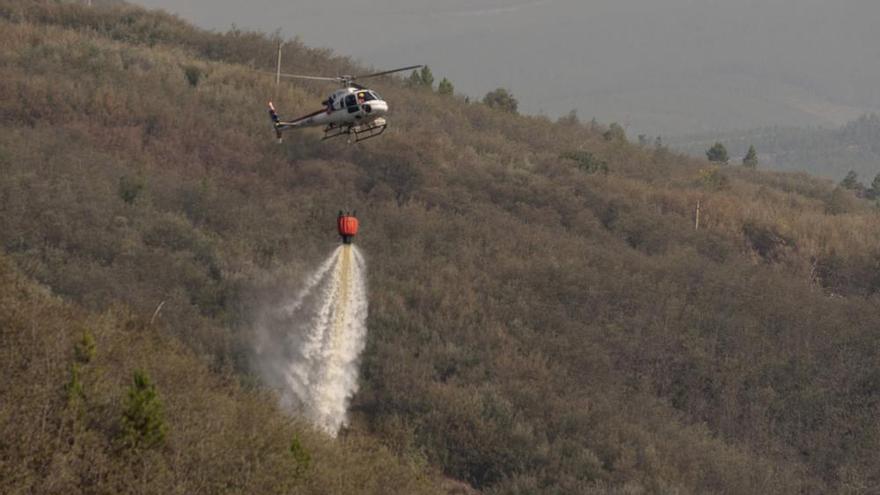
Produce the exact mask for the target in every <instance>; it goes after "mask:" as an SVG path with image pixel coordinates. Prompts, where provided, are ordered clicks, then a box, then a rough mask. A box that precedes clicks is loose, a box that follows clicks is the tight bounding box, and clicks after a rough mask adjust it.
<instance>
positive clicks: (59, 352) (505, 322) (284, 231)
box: [0, 0, 880, 494]
mask: <svg viewBox="0 0 880 495" xmlns="http://www.w3.org/2000/svg"><path fill="white" fill-rule="evenodd" d="M275 41H276V40H274V39H272V38H270V37H266V36H263V35H259V34H254V33H244V32H239V31H230V32H228V33H222V34H221V33H208V32H204V31H200V30H197V29H194V28H192V27H190V26H188V25H186V24H185V23H183V22H182V21H180V20H178V19H176V18H173V17H171V16H168V15H165V14H161V13H154V12H147V11H144V10H141V9H137V8H132V7H116V8H104V9H92V10H89V9H85V8H82V7H79V6H74V5H64V4H57V3H55V2H38V1H23V0H0V46H2V47H3V48H2V50H0V74H2V77H0V122H2V133H0V170H2V175H0V213H2V214H0V243H2V246H3V249H4V250H5V252H6V257H7V258H8V259H9V260H11V262H12V264H14V265H15V267H16V268H15V270H16V271H18V272H19V273H21V274H22V275H15V274H13V269H12V268H10V267H9V266H7V265H8V264H4V265H3V272H2V273H3V274H4V275H3V276H4V277H5V279H4V280H5V281H4V284H3V295H2V301H3V306H0V310H2V312H0V318H2V331H3V333H2V339H3V341H2V342H0V344H2V349H3V352H4V354H3V360H2V362H0V365H2V366H3V367H4V372H5V374H6V376H7V377H9V378H8V379H6V380H4V381H3V385H2V387H3V388H2V389H0V391H2V399H3V401H2V404H3V406H2V407H3V409H0V428H2V436H0V438H3V440H0V459H2V461H0V482H2V483H4V485H3V489H2V491H4V492H12V493H14V492H17V491H20V492H28V491H32V492H42V491H45V490H49V489H50V488H51V489H52V490H56V491H58V492H67V491H68V489H70V490H73V489H74V488H79V489H80V490H86V491H88V490H93V491H109V492H116V491H138V490H142V491H150V492H156V493H160V492H161V493H165V492H168V491H172V490H171V489H170V488H169V487H176V488H175V490H176V491H183V492H223V491H242V492H250V493H268V492H273V491H279V490H283V489H284V488H283V487H285V486H290V487H291V489H296V490H301V491H303V492H309V491H310V490H311V492H313V493H341V492H345V491H349V492H356V491H357V489H355V488H353V487H354V486H356V485H357V484H358V483H364V486H366V487H368V488H369V487H372V488H373V489H374V490H373V491H375V492H382V490H383V488H382V487H384V488H385V489H386V490H388V491H398V492H401V493H413V492H417V490H418V489H422V488H424V490H428V489H429V487H428V486H427V485H426V484H425V483H429V482H428V481H427V478H426V476H427V475H425V474H424V473H426V472H430V468H429V467H427V465H430V466H433V467H436V468H437V469H439V470H442V472H443V473H444V474H445V475H446V476H448V477H451V478H455V479H457V480H461V481H464V482H467V483H468V484H470V485H471V486H473V487H476V488H478V489H480V490H482V491H484V492H486V493H645V492H648V493H744V494H751V493H821V492H825V493H828V492H839V493H870V492H873V491H877V490H878V489H880V467H878V466H880V459H878V457H877V451H878V447H880V426H878V423H877V420H876V418H877V417H880V334H878V331H877V330H878V328H880V314H878V313H877V311H876V308H877V304H878V302H880V296H878V292H880V275H878V273H880V271H878V269H880V244H878V243H877V239H878V234H880V215H878V214H877V211H876V210H875V209H874V208H872V207H871V205H870V204H869V203H867V202H864V201H861V200H859V199H857V198H855V197H854V196H853V195H852V194H851V193H850V192H849V191H845V190H842V189H835V188H834V187H833V185H832V184H830V183H828V182H823V181H820V180H817V179H813V178H811V177H809V176H806V175H796V174H773V173H766V172H759V171H753V170H747V169H742V168H739V167H720V168H715V169H713V168H710V165H709V164H708V163H707V162H705V161H703V160H696V159H690V158H686V157H683V156H680V155H677V154H674V153H671V152H669V151H668V150H666V149H664V148H662V147H659V148H655V147H643V146H635V145H632V144H630V143H627V142H626V140H625V138H623V137H622V136H620V135H618V134H617V133H613V132H612V133H609V132H606V129H605V128H603V127H601V126H594V125H583V124H579V123H577V122H573V121H571V119H566V120H563V121H560V122H556V123H554V122H550V121H548V120H547V119H543V118H539V117H527V116H513V115H511V114H509V113H505V112H500V111H493V110H492V109H489V108H487V107H486V106H484V105H482V104H467V103H465V102H464V101H458V100H454V99H450V98H448V97H441V96H438V95H433V94H430V93H428V92H426V91H414V90H411V89H407V88H406V87H405V86H404V84H403V83H402V82H400V81H397V80H392V79H386V80H382V81H377V82H376V87H377V89H378V90H379V91H380V92H381V93H382V94H383V96H385V97H386V98H387V99H388V100H390V102H391V105H392V115H391V118H390V121H391V126H392V127H391V129H390V130H389V131H388V132H387V133H386V134H385V135H384V136H383V137H382V138H380V139H378V140H373V141H370V142H367V143H364V144H362V145H353V146H350V145H346V144H345V143H342V142H327V143H320V142H319V141H318V134H317V133H316V132H311V131H306V132H303V133H300V134H292V135H290V138H289V139H288V140H287V141H286V142H285V143H284V144H283V145H280V146H279V145H277V144H276V143H275V142H274V141H273V139H272V132H271V130H270V128H269V124H268V118H267V117H266V115H265V102H266V100H267V99H268V98H273V99H274V100H275V102H276V105H277V106H278V107H279V108H280V109H281V110H282V111H283V112H284V113H289V114H297V113H300V112H302V111H307V110H310V109H311V107H312V106H313V105H315V102H317V101H320V99H321V97H322V96H323V95H322V92H324V91H326V90H327V89H329V88H327V87H323V86H320V85H299V84H287V83H285V84H283V85H282V86H281V87H280V88H275V87H274V86H273V84H272V80H271V77H266V76H263V75H261V74H259V73H258V72H255V71H254V70H253V69H254V68H256V69H260V68H262V69H265V68H269V67H271V65H272V62H273V53H274V44H275ZM285 47H286V48H285V50H286V51H285V55H284V60H285V61H288V62H289V67H286V69H287V70H290V71H291V72H294V71H296V72H303V71H307V72H312V73H331V74H333V73H337V72H349V73H351V72H357V70H358V68H357V67H353V66H352V65H351V64H350V63H349V62H348V61H347V60H345V59H343V58H339V57H335V56H333V55H332V54H330V53H327V52H324V51H316V50H312V49H308V48H306V47H304V46H302V45H300V44H297V43H295V42H291V43H288V44H286V45H285ZM585 153H588V155H586V154H585ZM588 156H589V158H588ZM593 160H595V161H593ZM598 163H601V164H603V165H604V168H603V167H597V166H593V165H594V164H598ZM606 169H607V172H606V171H605V170H606ZM697 202H699V203H700V205H701V220H700V228H699V229H698V230H696V229H695V228H694V211H695V207H696V204H697ZM340 208H353V209H357V210H358V212H359V216H360V217H361V221H362V227H363V228H362V235H361V237H360V238H359V242H360V243H361V246H362V248H363V249H364V251H365V252H366V254H367V256H368V262H369V274H370V280H369V288H370V304H371V309H370V319H369V322H368V326H369V340H368V347H367V350H366V352H365V354H364V358H363V363H362V377H361V391H360V392H359V394H358V395H357V396H356V397H355V400H354V404H353V409H354V410H353V424H352V426H351V428H350V429H349V431H347V432H345V434H344V435H343V438H342V440H340V441H338V442H330V441H329V440H326V439H324V440H321V439H319V438H318V437H317V436H314V434H312V433H309V432H308V431H307V430H306V429H303V428H301V427H298V426H296V425H294V424H291V423H290V421H291V420H285V419H284V417H283V416H282V415H281V414H280V413H279V411H277V410H276V409H275V407H274V406H273V405H272V400H271V399H270V398H269V397H267V396H266V395H264V394H263V393H261V392H259V391H257V390H258V388H257V387H255V386H254V384H253V378H252V377H251V376H250V374H249V373H248V351H247V349H248V345H247V342H248V333H249V328H250V322H251V319H252V313H251V311H252V310H253V308H255V307H257V306H259V304H260V301H259V299H260V295H261V294H264V293H265V291H266V290H267V288H272V287H276V286H278V285H282V284H284V283H286V282H287V281H290V280H297V279H298V278H299V277H301V276H302V275H303V274H305V273H306V272H307V271H308V269H309V267H310V266H312V264H313V263H314V262H316V261H318V260H319V259H321V258H322V257H323V256H325V255H326V253H327V251H328V250H329V249H330V248H331V246H332V245H333V244H334V243H335V242H336V240H335V239H334V238H335V233H334V232H333V219H334V214H335V212H336V211H337V210H338V209H340ZM22 277H26V278H29V279H34V280H36V281H38V282H39V283H41V284H44V285H45V286H47V287H49V288H50V289H51V291H52V292H53V293H54V294H56V295H58V296H61V297H62V298H64V299H65V300H66V301H68V302H67V303H62V302H59V301H58V300H56V299H54V297H53V296H49V295H48V294H45V293H43V292H42V291H41V290H38V289H35V288H34V286H33V285H32V283H31V282H27V281H24V280H23V278H22ZM17 287H24V289H18V288H17ZM37 294H38V295H37ZM162 301H164V302H165V304H164V306H163V310H162V311H161V313H160V315H159V316H158V317H157V318H156V320H155V322H154V324H152V325H151V324H149V321H150V319H151V315H152V314H153V312H154V310H155V309H156V307H157V305H158V304H159V303H160V302H162ZM70 305H76V306H77V307H78V308H82V309H77V308H74V307H72V306H70ZM86 311H91V312H93V313H86ZM95 315H98V316H95ZM83 326H85V327H87V328H90V329H92V331H93V332H94V333H95V337H96V340H97V349H98V358H97V361H96V364H94V365H91V364H90V365H87V366H84V370H83V372H82V377H83V378H82V382H83V385H84V387H85V390H86V396H87V397H89V395H88V394H89V393H93V394H95V395H94V399H92V402H88V401H87V403H89V404H91V405H89V406H88V407H87V408H86V412H85V416H84V417H85V418H86V419H85V420H84V421H85V423H84V424H83V425H82V426H79V427H77V428H79V429H76V428H74V426H72V425H74V424H78V423H75V422H73V423H72V422H71V421H72V420H71V419H70V412H69V411H68V409H69V408H67V407H66V406H65V404H66V403H65V399H64V394H63V391H64V390H65V389H64V383H66V380H67V379H68V374H69V369H70V365H71V360H72V359H73V357H72V356H73V352H74V351H73V349H74V344H73V343H74V341H75V338H76V337H77V335H78V334H79V332H80V331H81V330H82V328H83ZM178 342H179V343H178ZM90 367H91V368H90ZM135 368H143V369H145V370H147V371H148V372H149V373H151V376H152V377H153V378H154V379H155V381H156V383H157V385H158V389H159V391H160V393H161V394H162V397H163V399H164V400H165V401H166V405H167V410H168V412H167V415H168V417H167V421H168V423H169V425H170V429H169V435H168V444H167V445H166V446H165V447H163V449H162V450H160V451H157V452H153V451H150V452H149V453H148V454H145V455H144V456H142V457H139V458H137V459H133V458H132V457H131V455H130V454H126V453H121V452H119V450H118V447H117V446H116V445H115V444H113V442H112V439H113V438H114V437H113V435H114V431H115V430H114V429H115V428H118V425H117V424H116V423H114V421H117V419H118V416H119V414H121V407H122V397H123V396H124V394H125V387H126V386H128V383H129V382H130V380H131V372H132V370H133V369H135ZM209 370H210V371H209ZM29 390H37V391H38V393H35V394H33V395H32V396H30V395H29V394H28V391H29ZM89 390H93V392H88V391H89ZM79 435H82V436H79ZM293 435H297V436H298V438H301V439H302V443H303V444H304V446H305V449H306V451H308V452H313V454H312V456H313V460H312V462H311V468H310V469H311V470H312V471H310V474H308V475H307V476H306V477H304V478H302V477H298V476H300V474H301V473H299V471H297V469H296V463H295V462H293V461H292V460H291V454H290V451H289V448H288V447H289V445H290V441H291V439H292V437H293ZM10 439H15V440H14V441H13V440H10ZM376 442H381V443H382V445H383V446H382V447H379V446H377V443H376ZM85 446H89V448H85ZM91 456H98V457H91ZM178 461H180V463H179V462H178ZM426 464H427V465H426ZM91 466H96V467H95V468H94V469H95V470H98V471H96V472H100V473H104V474H101V475H98V474H94V473H92V471H90V469H91V468H90V467H91ZM184 466H186V467H185V468H184ZM188 473H192V474H191V475H190V474H188ZM102 476H103V477H102ZM94 480H98V481H94ZM105 481H106V482H107V483H110V484H108V485H98V484H89V483H98V482H101V483H103V482H105ZM334 483H339V484H341V485H334ZM447 484H448V483H447ZM452 485H454V483H453V484H452ZM98 486H100V487H103V488H101V489H100V490H99V489H97V488H92V487H98ZM46 487H49V488H46ZM414 487H415V488H414ZM367 491H369V490H367Z"/></svg>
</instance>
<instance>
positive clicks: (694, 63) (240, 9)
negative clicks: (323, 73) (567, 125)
mask: <svg viewBox="0 0 880 495" xmlns="http://www.w3.org/2000/svg"><path fill="white" fill-rule="evenodd" d="M140 3H141V4H143V5H146V6H150V7H162V8H165V9H168V10H169V11H171V12H177V13H179V14H180V15H181V16H183V17H184V18H186V19H189V20H192V21H194V22H196V23H199V24H201V25H202V26H206V27H211V28H215V29H221V30H225V29H228V28H229V27H230V26H231V25H232V24H233V23H234V24H236V25H238V26H239V27H243V28H251V29H258V30H262V31H267V32H271V31H274V30H275V29H278V28H280V29H281V32H282V34H283V35H284V36H287V37H293V36H299V37H300V38H301V39H302V40H303V41H304V42H305V43H307V44H309V45H313V46H326V47H330V48H333V49H334V50H336V51H337V52H338V53H340V54H342V55H350V56H353V57H355V58H357V59H359V60H361V61H362V62H364V63H366V64H368V65H372V66H374V67H377V68H389V67H398V66H401V65H407V64H414V63H426V64H429V65H430V67H431V68H432V69H433V71H434V74H435V76H437V78H438V79H439V78H440V77H448V78H449V79H450V80H451V81H452V82H453V83H454V84H455V86H456V89H457V91H460V92H463V93H465V94H468V95H470V96H471V97H472V98H473V97H476V98H481V97H482V96H483V95H484V94H486V92H488V91H490V90H492V89H495V88H497V87H500V86H504V87H507V88H509V89H510V90H512V91H513V93H514V95H515V96H516V97H517V98H518V99H519V100H520V109H521V110H522V111H524V112H526V113H543V114H546V115H548V116H550V117H557V116H559V115H563V114H566V113H568V112H569V111H571V110H573V109H576V110H577V111H578V114H579V115H580V117H581V118H582V119H589V118H591V117H597V118H598V119H599V120H600V121H602V122H606V123H608V122H612V121H616V122H620V123H621V124H623V125H624V126H625V127H627V128H628V130H629V132H630V134H631V135H632V134H634V133H637V132H643V133H648V134H652V135H655V134H665V135H672V134H681V133H690V132H700V131H716V130H719V131H720V130H731V129H741V128H751V127H759V126H769V125H801V126H803V125H826V126H831V125H839V124H842V123H844V122H845V121H848V120H851V119H853V118H855V117H858V116H859V115H860V114H862V113H865V112H868V111H876V110H878V109H880V85H877V81H878V80H880V48H878V47H880V30H878V29H876V26H875V24H876V20H877V19H880V2H875V1H868V0H841V1H837V2H827V1H824V0H821V1H820V0H741V1H737V2H725V1H720V0H588V1H582V0H543V1H535V0H532V1H528V0H518V1H502V0H474V1H464V0H450V1H447V2H432V1H428V0H366V1H353V0H338V1H334V2H311V1H305V0H290V1H284V2H280V1H277V0H254V1H252V2H247V3H242V2H231V1H228V0H226V1H222V0H221V1H217V0H211V1H208V0H188V1H185V2H172V1H170V0H140Z"/></svg>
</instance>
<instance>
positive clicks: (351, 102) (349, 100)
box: [345, 95, 357, 107]
mask: <svg viewBox="0 0 880 495" xmlns="http://www.w3.org/2000/svg"><path fill="white" fill-rule="evenodd" d="M356 105H357V99H356V98H355V96H354V95H348V96H346V97H345V106H347V107H353V106H356Z"/></svg>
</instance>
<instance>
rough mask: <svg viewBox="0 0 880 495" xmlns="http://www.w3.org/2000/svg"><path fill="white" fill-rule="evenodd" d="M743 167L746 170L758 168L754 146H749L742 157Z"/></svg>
mask: <svg viewBox="0 0 880 495" xmlns="http://www.w3.org/2000/svg"><path fill="white" fill-rule="evenodd" d="M743 166H744V167H748V168H758V152H757V151H755V147H754V146H749V151H748V153H746V156H745V157H743Z"/></svg>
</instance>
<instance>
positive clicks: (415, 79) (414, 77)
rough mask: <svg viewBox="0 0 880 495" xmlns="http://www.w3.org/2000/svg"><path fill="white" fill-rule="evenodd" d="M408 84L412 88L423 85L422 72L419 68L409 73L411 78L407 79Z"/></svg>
mask: <svg viewBox="0 0 880 495" xmlns="http://www.w3.org/2000/svg"><path fill="white" fill-rule="evenodd" d="M406 85H407V86H409V87H411V88H418V87H421V86H422V74H421V73H420V72H419V71H418V69H416V70H414V71H412V74H410V75H409V79H407V80H406Z"/></svg>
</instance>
